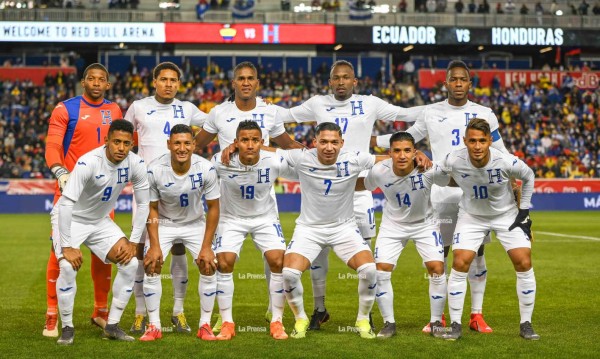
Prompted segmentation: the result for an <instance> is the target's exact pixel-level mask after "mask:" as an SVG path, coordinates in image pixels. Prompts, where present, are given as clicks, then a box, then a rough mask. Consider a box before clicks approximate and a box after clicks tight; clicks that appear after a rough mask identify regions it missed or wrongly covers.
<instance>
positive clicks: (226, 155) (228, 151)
mask: <svg viewBox="0 0 600 359" xmlns="http://www.w3.org/2000/svg"><path fill="white" fill-rule="evenodd" d="M236 151H237V147H235V144H233V143H232V144H230V145H229V146H227V148H225V150H224V151H223V152H221V162H222V163H223V164H224V165H225V166H229V159H230V158H231V155H232V154H234V153H235V152H236Z"/></svg>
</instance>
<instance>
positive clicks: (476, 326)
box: [469, 313, 492, 333]
mask: <svg viewBox="0 0 600 359" xmlns="http://www.w3.org/2000/svg"><path fill="white" fill-rule="evenodd" d="M469 328H471V330H474V331H476V332H479V333H491V332H492V328H490V326H489V325H487V323H486V322H485V320H483V314H481V313H471V320H470V321H469Z"/></svg>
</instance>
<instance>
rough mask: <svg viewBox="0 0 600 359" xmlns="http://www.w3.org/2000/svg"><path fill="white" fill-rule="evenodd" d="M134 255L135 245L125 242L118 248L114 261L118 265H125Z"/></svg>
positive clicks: (135, 251)
mask: <svg viewBox="0 0 600 359" xmlns="http://www.w3.org/2000/svg"><path fill="white" fill-rule="evenodd" d="M136 253H137V244H136V243H131V242H129V241H127V242H126V243H125V244H123V245H122V246H121V247H119V250H118V251H117V255H116V257H115V259H116V260H117V263H119V264H127V263H129V262H130V261H131V258H133V257H134V256H135V255H136Z"/></svg>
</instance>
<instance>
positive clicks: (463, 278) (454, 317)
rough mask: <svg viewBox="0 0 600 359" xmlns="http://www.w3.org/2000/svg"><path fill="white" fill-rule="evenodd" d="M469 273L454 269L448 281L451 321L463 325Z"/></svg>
mask: <svg viewBox="0 0 600 359" xmlns="http://www.w3.org/2000/svg"><path fill="white" fill-rule="evenodd" d="M467 276H468V273H464V272H459V271H456V270H454V269H452V270H451V271H450V278H449V279H448V309H449V311H450V320H451V321H452V322H457V323H458V324H461V318H462V312H463V307H464V305H465V292H466V291H467Z"/></svg>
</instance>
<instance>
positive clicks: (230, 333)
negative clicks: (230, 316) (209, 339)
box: [217, 322, 235, 340]
mask: <svg viewBox="0 0 600 359" xmlns="http://www.w3.org/2000/svg"><path fill="white" fill-rule="evenodd" d="M233 337H235V323H232V322H223V325H222V326H221V332H220V333H219V335H217V340H231V338H233Z"/></svg>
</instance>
